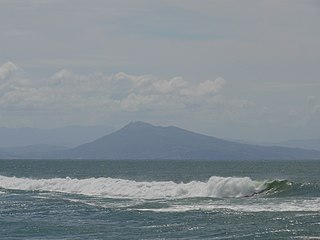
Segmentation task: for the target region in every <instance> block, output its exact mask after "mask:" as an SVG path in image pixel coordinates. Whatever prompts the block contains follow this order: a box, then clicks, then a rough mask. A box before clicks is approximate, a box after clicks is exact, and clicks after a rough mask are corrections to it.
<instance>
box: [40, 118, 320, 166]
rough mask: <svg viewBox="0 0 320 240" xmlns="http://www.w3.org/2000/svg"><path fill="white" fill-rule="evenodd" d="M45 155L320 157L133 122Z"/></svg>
mask: <svg viewBox="0 0 320 240" xmlns="http://www.w3.org/2000/svg"><path fill="white" fill-rule="evenodd" d="M43 157H46V158H68V159H115V160H116V159H172V160H183V159H185V160H188V159H192V160H256V159H260V160H294V159H320V151H315V150H305V149H300V148H286V147H277V146H272V147H265V146H257V145H250V144H241V143H236V142H232V141H226V140H222V139H218V138H215V137H210V136H206V135H203V134H198V133H194V132H190V131H187V130H184V129H181V128H177V127H173V126H170V127H159V126H153V125H151V124H148V123H144V122H133V123H130V124H128V125H126V126H125V127H123V128H122V129H120V130H118V131H116V132H113V133H111V134H109V135H107V136H104V137H102V138H99V139H97V140H95V141H93V142H90V143H87V144H83V145H80V146H78V147H76V148H72V149H68V150H64V151H59V152H54V153H53V152H52V153H51V154H49V155H47V156H43Z"/></svg>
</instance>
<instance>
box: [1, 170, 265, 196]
mask: <svg viewBox="0 0 320 240" xmlns="http://www.w3.org/2000/svg"><path fill="white" fill-rule="evenodd" d="M0 188H4V189H14V190H26V191H51V192H63V193H72V194H84V195H88V196H103V197H108V198H142V199H159V198H191V197H215V198H226V197H231V198H233V197H236V198H237V197H244V196H252V195H254V194H256V193H259V192H261V191H263V190H265V189H266V188H267V185H266V184H265V183H264V182H257V181H253V180H251V179H250V178H248V177H243V178H239V177H227V178H224V177H216V176H213V177H211V178H209V180H208V181H206V182H201V181H191V182H188V183H175V182H172V181H162V182H161V181H159V182H155V181H151V182H137V181H133V180H125V179H118V178H103V177H101V178H87V179H76V178H74V179H71V178H69V177H67V178H52V179H31V178H17V177H6V176H1V175H0Z"/></svg>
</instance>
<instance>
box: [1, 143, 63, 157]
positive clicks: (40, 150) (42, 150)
mask: <svg viewBox="0 0 320 240" xmlns="http://www.w3.org/2000/svg"><path fill="white" fill-rule="evenodd" d="M66 149H68V148H67V147H64V146H57V145H48V144H36V145H28V146H22V147H8V148H0V152H2V153H3V154H4V155H6V156H7V157H9V156H11V157H12V156H15V157H22V158H23V157H24V156H28V157H31V156H38V155H43V154H48V153H51V152H56V151H63V150H66Z"/></svg>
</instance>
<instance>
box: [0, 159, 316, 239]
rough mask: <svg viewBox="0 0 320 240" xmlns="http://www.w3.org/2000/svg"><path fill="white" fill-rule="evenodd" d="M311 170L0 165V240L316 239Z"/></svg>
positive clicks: (302, 165) (231, 164) (177, 164)
mask: <svg viewBox="0 0 320 240" xmlns="http://www.w3.org/2000/svg"><path fill="white" fill-rule="evenodd" d="M319 173H320V161H96V160H94V161H92V160H87V161H85V160H64V161H63V160H61V161H60V160H59V161H57V160H54V161H47V160H46V161H41V160H1V161H0V239H320V185H319V183H320V181H319V178H320V177H319Z"/></svg>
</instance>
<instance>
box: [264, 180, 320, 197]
mask: <svg viewBox="0 0 320 240" xmlns="http://www.w3.org/2000/svg"><path fill="white" fill-rule="evenodd" d="M265 186H266V187H265V189H264V190H262V191H261V192H259V193H258V194H262V195H264V196H266V197H288V196H308V197H320V185H319V184H314V183H295V182H291V181H289V180H273V181H269V182H266V183H265Z"/></svg>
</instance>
